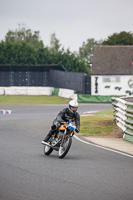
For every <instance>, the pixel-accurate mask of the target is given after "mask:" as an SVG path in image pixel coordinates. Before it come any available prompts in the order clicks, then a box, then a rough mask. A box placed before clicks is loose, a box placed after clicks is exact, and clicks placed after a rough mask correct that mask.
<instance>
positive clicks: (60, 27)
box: [0, 0, 133, 51]
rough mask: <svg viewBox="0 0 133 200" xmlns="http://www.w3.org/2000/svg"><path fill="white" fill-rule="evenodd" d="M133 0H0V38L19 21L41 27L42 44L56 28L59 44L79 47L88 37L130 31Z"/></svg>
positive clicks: (132, 25) (132, 16) (101, 36)
mask: <svg viewBox="0 0 133 200" xmlns="http://www.w3.org/2000/svg"><path fill="white" fill-rule="evenodd" d="M132 19H133V0H0V40H3V39H4V37H5V35H6V33H7V32H8V30H9V29H11V30H15V29H16V28H17V27H18V24H19V23H24V24H26V28H30V29H31V30H32V31H37V30H38V31H40V36H41V39H42V40H43V42H44V45H49V41H50V34H51V33H53V32H55V33H56V37H57V38H58V39H59V40H60V43H61V44H62V47H63V46H64V48H65V49H67V48H70V50H71V51H78V48H79V47H80V46H81V45H82V43H83V42H86V40H87V39H88V38H94V39H96V40H100V39H106V38H107V37H108V36H110V35H112V34H113V33H115V32H117V33H119V32H121V31H127V32H130V31H131V32H133V21H132Z"/></svg>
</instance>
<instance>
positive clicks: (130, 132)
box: [111, 97, 133, 143]
mask: <svg viewBox="0 0 133 200" xmlns="http://www.w3.org/2000/svg"><path fill="white" fill-rule="evenodd" d="M111 100H112V105H113V108H114V113H115V120H116V124H117V126H118V127H119V128H121V129H122V131H123V133H124V134H123V138H124V139H125V140H127V141H129V142H132V143H133V103H132V102H128V101H126V98H125V97H124V98H115V97H112V98H111Z"/></svg>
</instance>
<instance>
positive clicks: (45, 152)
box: [44, 145, 53, 155]
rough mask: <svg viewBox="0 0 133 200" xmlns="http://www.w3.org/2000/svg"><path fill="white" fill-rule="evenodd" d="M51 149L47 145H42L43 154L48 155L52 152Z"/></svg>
mask: <svg viewBox="0 0 133 200" xmlns="http://www.w3.org/2000/svg"><path fill="white" fill-rule="evenodd" d="M52 151H53V149H52V148H51V147H49V146H47V145H45V146H44V154H45V155H50V154H51V153H52Z"/></svg>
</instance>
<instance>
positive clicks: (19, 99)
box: [0, 95, 69, 105]
mask: <svg viewBox="0 0 133 200" xmlns="http://www.w3.org/2000/svg"><path fill="white" fill-rule="evenodd" d="M68 102H69V99H65V98H63V97H58V96H37V95H0V105H33V104H34V105H35V104H67V103H68Z"/></svg>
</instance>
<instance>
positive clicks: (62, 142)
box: [60, 129, 67, 147]
mask: <svg viewBox="0 0 133 200" xmlns="http://www.w3.org/2000/svg"><path fill="white" fill-rule="evenodd" d="M66 133H67V131H66V129H65V131H64V134H63V138H62V141H61V144H60V146H61V147H63V144H64V140H65V136H66Z"/></svg>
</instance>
